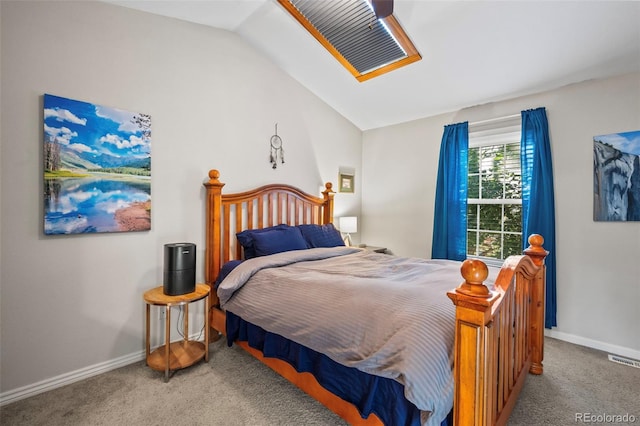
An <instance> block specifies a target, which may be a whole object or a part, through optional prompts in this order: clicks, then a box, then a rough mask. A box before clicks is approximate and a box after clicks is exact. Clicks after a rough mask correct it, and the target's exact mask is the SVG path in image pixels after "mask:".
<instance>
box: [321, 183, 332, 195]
mask: <svg viewBox="0 0 640 426" xmlns="http://www.w3.org/2000/svg"><path fill="white" fill-rule="evenodd" d="M324 187H325V190H324V191H322V193H323V194H327V195H328V194H333V193H334V191H333V184H332V183H331V182H327V183H325V184H324Z"/></svg>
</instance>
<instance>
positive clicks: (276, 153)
mask: <svg viewBox="0 0 640 426" xmlns="http://www.w3.org/2000/svg"><path fill="white" fill-rule="evenodd" d="M270 142H271V151H270V153H269V162H271V168H272V169H275V168H277V167H278V161H280V163H281V164H284V149H283V148H282V139H280V136H278V123H276V134H275V135H273V136H271V140H270Z"/></svg>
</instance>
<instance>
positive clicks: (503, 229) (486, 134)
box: [467, 116, 522, 260]
mask: <svg viewBox="0 0 640 426" xmlns="http://www.w3.org/2000/svg"><path fill="white" fill-rule="evenodd" d="M468 162H469V171H468V182H467V183H468V193H467V255H468V256H470V257H481V258H489V259H500V260H503V259H506V258H507V257H508V256H511V255H517V254H521V253H522V175H521V171H520V117H519V116H518V117H517V118H516V117H509V118H507V119H500V120H497V122H496V120H490V121H487V122H484V123H482V124H476V125H470V129H469V152H468Z"/></svg>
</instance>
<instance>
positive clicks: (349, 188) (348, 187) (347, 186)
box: [338, 173, 355, 192]
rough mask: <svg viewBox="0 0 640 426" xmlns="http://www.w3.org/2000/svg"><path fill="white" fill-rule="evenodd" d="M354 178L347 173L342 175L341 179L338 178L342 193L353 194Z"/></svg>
mask: <svg viewBox="0 0 640 426" xmlns="http://www.w3.org/2000/svg"><path fill="white" fill-rule="evenodd" d="M353 178H354V176H353V175H349V174H346V173H340V175H339V177H338V183H339V191H340V192H353V189H354V186H355V184H354V181H353Z"/></svg>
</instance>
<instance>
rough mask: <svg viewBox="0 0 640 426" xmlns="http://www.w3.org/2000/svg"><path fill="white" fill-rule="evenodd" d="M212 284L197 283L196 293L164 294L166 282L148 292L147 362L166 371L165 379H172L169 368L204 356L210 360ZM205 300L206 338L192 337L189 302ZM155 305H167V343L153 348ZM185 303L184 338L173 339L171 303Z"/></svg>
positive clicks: (166, 380)
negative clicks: (151, 328) (192, 338)
mask: <svg viewBox="0 0 640 426" xmlns="http://www.w3.org/2000/svg"><path fill="white" fill-rule="evenodd" d="M209 292H210V288H209V286H208V285H206V284H197V285H196V289H195V291H194V292H192V293H187V294H181V295H177V296H169V295H166V294H164V288H163V286H160V287H156V288H153V289H151V290H149V291H147V292H145V293H144V301H145V302H146V303H147V318H146V319H147V342H146V354H147V358H146V359H147V365H148V366H149V367H151V368H153V369H154V370H158V371H164V381H165V382H168V381H169V371H174V370H179V369H181V368H185V367H189V366H190V365H193V364H195V363H196V362H198V361H200V360H201V359H202V358H204V360H205V362H208V361H209V345H208V342H209V315H208V312H207V305H208V299H209ZM199 300H204V309H203V311H204V341H193V340H189V304H190V303H193V302H197V301H199ZM151 305H155V306H160V307H164V308H165V310H166V312H165V324H164V327H165V336H164V345H162V346H160V347H158V348H157V349H156V350H154V351H153V352H151V346H150V341H149V337H150V335H151V330H150V322H151V321H150V320H151ZM173 306H184V333H183V334H184V340H180V341H176V342H171V307H173Z"/></svg>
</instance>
